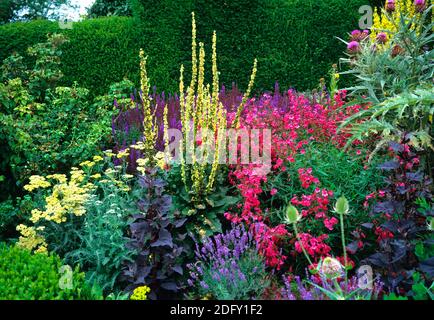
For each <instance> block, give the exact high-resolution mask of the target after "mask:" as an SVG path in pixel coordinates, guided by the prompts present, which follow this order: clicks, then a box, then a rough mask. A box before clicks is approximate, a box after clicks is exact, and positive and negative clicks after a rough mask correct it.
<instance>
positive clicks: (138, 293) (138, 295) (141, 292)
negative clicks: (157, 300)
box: [130, 286, 151, 300]
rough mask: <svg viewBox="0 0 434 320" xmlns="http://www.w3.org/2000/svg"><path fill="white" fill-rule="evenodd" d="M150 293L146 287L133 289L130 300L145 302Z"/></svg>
mask: <svg viewBox="0 0 434 320" xmlns="http://www.w3.org/2000/svg"><path fill="white" fill-rule="evenodd" d="M149 292H151V289H150V288H149V287H148V286H141V287H137V288H136V289H134V291H133V294H132V295H131V297H130V299H131V300H147V299H148V293H149Z"/></svg>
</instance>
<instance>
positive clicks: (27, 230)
mask: <svg viewBox="0 0 434 320" xmlns="http://www.w3.org/2000/svg"><path fill="white" fill-rule="evenodd" d="M43 229H44V227H38V228H35V227H27V226H26V225H24V224H20V225H18V226H17V231H19V232H20V233H21V236H20V237H19V238H18V242H17V246H18V247H20V248H23V249H27V250H35V252H37V253H46V252H47V243H46V242H45V239H44V237H43V236H41V235H40V234H38V231H42V230H43Z"/></svg>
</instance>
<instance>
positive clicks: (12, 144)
mask: <svg viewBox="0 0 434 320" xmlns="http://www.w3.org/2000/svg"><path fill="white" fill-rule="evenodd" d="M64 42H65V38H64V36H63V35H58V34H53V35H52V36H50V37H49V39H48V41H47V42H44V43H39V44H36V45H35V46H33V47H31V48H29V53H31V54H32V55H33V56H34V57H36V61H35V64H34V65H33V66H32V68H30V70H24V71H22V72H21V71H16V70H14V66H15V65H16V63H15V62H17V61H20V59H19V56H17V55H14V56H12V58H11V59H9V58H8V59H7V60H6V63H5V64H4V65H3V67H2V70H3V74H6V75H10V74H16V73H20V72H21V73H23V75H22V78H15V79H8V78H6V79H4V83H1V82H0V141H1V146H0V170H1V172H2V173H3V172H4V173H6V178H7V179H8V180H10V181H12V183H10V185H11V186H18V187H19V186H22V184H23V183H24V182H25V180H26V179H27V178H28V177H29V176H30V175H31V174H34V173H38V174H41V173H49V172H53V171H58V172H59V171H60V172H64V171H65V170H67V169H69V168H70V167H71V166H74V165H75V166H76V165H78V164H79V163H80V162H82V161H84V160H88V159H89V158H91V157H92V156H93V155H94V154H96V153H98V152H99V149H100V148H103V147H104V145H105V144H106V143H108V142H107V141H108V140H107V138H108V137H109V136H110V121H111V115H112V114H113V112H112V111H113V106H112V101H113V99H112V100H111V102H110V104H108V105H107V104H106V103H107V101H108V99H99V100H97V103H95V104H92V103H91V101H92V100H91V99H90V97H89V90H87V89H85V88H81V87H78V86H77V85H76V84H74V85H73V86H72V87H59V86H58V82H59V81H60V79H61V77H62V73H61V72H60V70H59V65H60V56H61V53H62V52H61V44H62V43H64ZM18 65H19V64H18ZM5 70H6V72H5ZM7 191H8V190H7ZM9 191H10V192H12V193H13V191H14V190H9ZM0 196H3V195H0Z"/></svg>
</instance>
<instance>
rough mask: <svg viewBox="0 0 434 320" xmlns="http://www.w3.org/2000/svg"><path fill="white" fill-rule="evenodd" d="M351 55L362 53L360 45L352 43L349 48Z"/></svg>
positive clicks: (355, 42)
mask: <svg viewBox="0 0 434 320" xmlns="http://www.w3.org/2000/svg"><path fill="white" fill-rule="evenodd" d="M347 49H348V52H349V53H357V52H360V44H359V43H358V42H357V41H351V42H350V43H348V46H347Z"/></svg>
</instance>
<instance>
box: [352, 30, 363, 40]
mask: <svg viewBox="0 0 434 320" xmlns="http://www.w3.org/2000/svg"><path fill="white" fill-rule="evenodd" d="M361 34H362V32H361V31H360V30H353V31H352V32H351V40H353V41H359V39H360V35H361Z"/></svg>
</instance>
